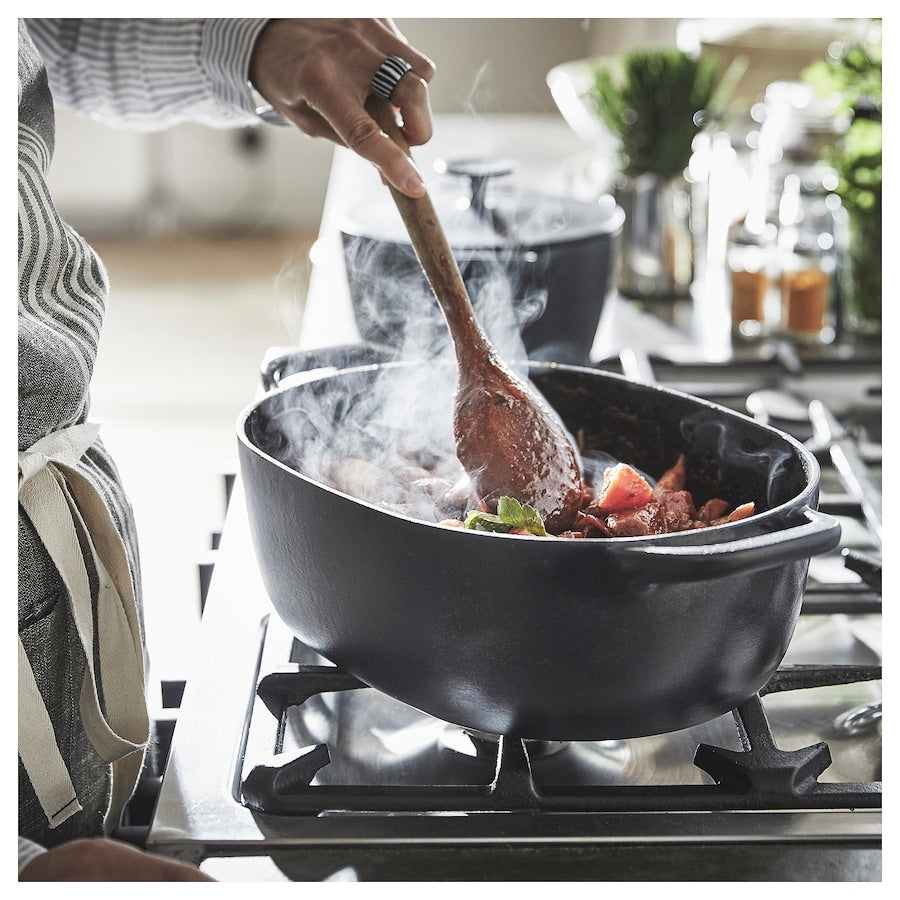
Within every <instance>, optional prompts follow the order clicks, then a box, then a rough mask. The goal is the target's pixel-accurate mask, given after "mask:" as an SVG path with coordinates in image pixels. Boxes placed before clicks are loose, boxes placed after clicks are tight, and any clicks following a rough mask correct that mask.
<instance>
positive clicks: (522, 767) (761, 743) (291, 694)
mask: <svg viewBox="0 0 900 900" xmlns="http://www.w3.org/2000/svg"><path fill="white" fill-rule="evenodd" d="M880 678H881V666H868V665H809V666H806V665H792V666H783V667H782V668H780V669H779V670H778V671H777V672H776V673H775V675H774V676H773V678H772V679H771V680H770V681H769V683H768V684H767V685H766V687H765V688H763V689H762V690H761V691H760V692H759V694H757V695H755V696H754V697H752V698H751V699H750V700H748V701H747V702H746V703H744V704H742V705H741V706H739V707H737V708H736V709H734V710H733V716H734V720H735V723H736V725H737V729H738V734H739V737H740V742H741V748H742V749H741V750H738V751H735V750H729V749H724V748H722V747H716V746H711V745H709V744H705V743H701V744H699V745H698V747H697V750H696V753H695V756H694V760H693V762H694V765H695V766H697V767H699V768H700V769H702V770H703V771H704V772H706V773H707V774H708V775H709V776H710V777H711V778H712V779H713V781H714V783H713V784H698V785H578V786H559V787H553V786H546V785H540V786H539V785H538V784H536V782H535V779H534V778H533V776H532V768H531V761H530V758H529V744H530V742H528V741H523V740H521V739H518V738H505V737H503V736H500V737H499V738H498V739H497V741H496V768H495V772H494V777H493V780H492V781H491V783H490V784H487V785H441V786H437V785H435V786H432V785H393V784H392V785H369V784H366V785H355V784H354V785H320V784H315V785H314V784H312V783H311V782H312V781H313V779H314V778H315V776H316V773H317V772H318V771H319V770H320V769H322V768H323V767H324V766H327V765H328V764H329V762H330V754H329V751H328V747H327V745H326V744H317V745H314V746H312V747H310V748H306V749H305V750H304V751H303V752H301V753H300V755H299V756H297V757H296V758H295V759H293V760H291V761H290V762H287V763H285V764H283V765H279V766H268V765H257V766H255V767H254V768H253V769H252V770H251V771H250V772H249V773H248V775H247V777H246V778H245V779H244V781H243V784H242V801H243V803H244V805H245V806H247V807H248V808H250V809H252V810H255V811H258V812H263V813H268V814H275V815H317V814H320V813H323V812H326V811H330V810H340V811H354V812H384V813H444V812H514V811H515V812H529V811H534V812H541V811H550V812H640V811H646V810H648V809H652V810H655V811H661V812H673V811H692V812H696V811H724V810H772V809H782V810H784V809H789V810H801V809H820V810H821V809H880V808H881V805H882V800H881V796H882V791H881V782H880V781H871V782H853V783H851V782H841V783H820V782H819V781H818V777H819V775H821V774H822V772H824V771H825V769H827V768H828V766H829V765H830V764H831V752H830V750H829V748H828V745H827V744H826V743H824V742H818V743H815V744H812V745H810V746H808V747H803V748H801V749H798V750H790V751H787V750H782V749H780V748H779V747H778V746H777V745H776V743H775V739H774V737H773V735H772V731H771V728H770V726H769V722H768V719H767V717H766V712H765V710H764V708H763V704H762V701H761V697H762V696H764V695H766V694H770V693H776V692H781V691H793V690H800V689H803V688H814V687H826V686H832V685H841V684H853V683H856V682H862V681H873V680H877V679H880ZM358 689H366V690H372V689H371V688H369V687H368V686H367V685H366V684H364V683H363V682H361V681H359V680H357V679H356V678H354V677H353V676H352V675H349V674H347V673H345V672H343V671H341V670H340V669H337V668H335V667H333V666H318V665H304V664H292V666H291V667H290V669H289V670H280V671H275V672H271V673H269V674H267V675H265V676H264V677H263V678H262V679H261V680H260V682H259V684H258V687H257V694H258V696H259V698H260V699H261V700H262V702H263V703H264V704H265V706H266V707H267V709H268V710H269V711H270V712H271V713H272V715H273V716H274V717H275V718H276V720H277V721H278V728H279V734H283V731H284V727H285V721H286V716H287V712H288V710H289V709H290V708H291V707H292V706H298V705H300V704H302V703H304V702H305V701H306V700H308V699H309V698H311V697H313V696H314V695H316V694H319V693H325V692H332V691H338V692H340V691H348V690H358Z"/></svg>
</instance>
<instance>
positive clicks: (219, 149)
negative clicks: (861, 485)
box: [51, 18, 828, 237]
mask: <svg viewBox="0 0 900 900" xmlns="http://www.w3.org/2000/svg"><path fill="white" fill-rule="evenodd" d="M779 21H780V23H781V24H782V25H783V24H784V23H785V22H789V21H792V20H779ZM793 21H794V22H796V21H797V20H793ZM805 21H806V24H804V23H803V22H801V25H800V27H799V28H795V29H794V30H793V32H792V33H790V34H788V36H787V41H788V43H789V44H791V45H792V46H791V47H790V48H789V49H790V50H791V52H792V53H793V54H794V56H795V57H797V53H798V50H799V57H797V58H800V59H802V58H806V56H810V57H811V56H820V55H821V53H822V51H823V49H824V45H823V42H822V40H820V39H819V38H818V37H817V36H816V34H815V27H814V25H815V23H817V22H821V21H823V20H815V19H810V20H805ZM825 21H828V20H825ZM692 22H695V20H680V19H666V18H651V19H627V18H602V19H582V18H565V19H552V18H547V19H540V18H530V19H513V18H500V19H490V18H484V19H471V18H449V19H439V18H428V19H398V20H397V25H398V26H399V28H400V29H401V31H402V32H403V33H404V34H405V35H406V37H407V38H408V40H409V41H410V42H411V43H412V44H413V45H414V46H416V47H418V48H419V49H421V50H422V51H423V52H425V53H426V54H428V55H429V56H431V57H432V58H433V59H434V60H435V62H436V64H437V69H438V72H437V75H436V77H435V79H434V81H433V82H432V85H431V98H432V105H433V111H434V113H435V114H436V115H440V114H457V115H471V116H478V115H479V114H482V115H488V114H493V115H495V114H511V115H515V114H535V113H537V114H546V115H558V114H559V113H558V111H557V110H556V107H555V106H554V103H553V99H552V97H551V95H550V91H549V89H548V87H547V84H546V74H547V72H548V71H549V69H551V68H552V67H553V66H555V65H557V64H559V63H562V62H567V61H570V60H575V59H581V58H584V57H587V56H592V55H613V54H616V53H621V52H623V51H624V50H626V49H629V48H631V47H635V46H650V45H663V44H675V43H676V42H678V43H684V41H693V42H695V43H696V42H697V40H698V36H697V34H698V33H697V29H696V28H693V30H692V28H691V25H692ZM764 25H765V20H741V19H722V20H705V26H708V27H712V28H713V30H716V29H717V30H718V34H719V36H720V37H722V36H723V35H724V37H722V40H723V41H724V42H727V40H728V38H729V35H732V36H733V35H734V34H736V33H740V32H742V31H744V32H746V31H747V30H748V29H749V30H751V31H752V30H754V28H755V31H756V32H757V35H758V33H759V31H760V27H764ZM779 33H780V34H781V35H782V39H784V38H783V36H784V32H783V31H781V32H779ZM804 35H806V38H804V37H803V36H804ZM810 35H811V36H812V37H811V45H812V49H811V50H810V51H808V52H807V51H806V50H805V48H804V46H803V44H804V40H805V41H807V42H809V41H810V37H809V36H810ZM738 43H740V42H738ZM769 43H770V44H771V41H770V42H769ZM825 43H826V44H827V42H825ZM756 44H757V45H756V46H754V47H750V50H751V51H752V53H753V54H754V56H753V59H754V64H755V65H757V67H758V68H759V70H760V71H762V72H765V75H764V78H770V77H771V76H772V75H773V74H777V73H779V72H781V73H782V75H781V76H779V77H783V73H784V72H785V71H787V72H788V73H790V72H791V71H793V70H796V71H799V68H797V66H798V63H797V61H796V59H794V58H792V59H791V60H790V61H789V64H788V65H787V69H785V67H784V65H782V67H781V68H780V69H779V68H778V66H777V65H776V66H775V67H774V68H773V67H772V65H771V62H772V61H773V60H774V61H775V62H776V63H777V62H778V61H779V60H780V58H781V57H779V56H778V54H779V53H782V54H783V53H784V48H777V47H774V46H767V38H766V37H765V35H764V36H763V38H762V39H759V40H756ZM740 49H741V50H742V51H743V50H746V49H747V48H746V47H744V46H741V47H740ZM804 54H805V55H804ZM764 84H765V81H763V85H764ZM332 149H333V148H332V146H331V144H329V143H328V142H326V141H322V140H313V139H309V138H306V137H305V136H303V135H301V134H300V133H299V132H297V131H296V129H292V128H277V127H262V128H251V129H240V130H237V131H235V130H225V131H221V130H215V129H210V128H207V127H203V126H197V125H179V126H177V127H175V128H172V129H170V130H168V131H164V132H158V133H151V134H136V133H134V132H129V131H117V130H113V129H110V128H108V127H106V126H104V125H102V124H99V123H97V122H94V121H91V120H89V119H86V118H84V117H81V116H78V115H76V114H74V113H71V112H69V111H67V110H60V111H59V115H58V136H57V151H56V155H55V158H54V163H53V166H52V168H51V186H52V187H53V189H54V191H55V194H56V197H57V202H58V204H59V207H60V209H61V211H62V213H63V215H64V217H66V218H67V219H68V220H69V221H70V222H72V224H73V225H75V227H78V228H81V229H82V230H84V231H86V232H89V233H90V234H91V235H94V236H105V235H109V236H132V237H141V236H154V235H171V234H172V233H178V232H179V231H184V230H187V231H194V232H196V231H205V232H224V233H228V232H247V231H250V232H254V233H265V232H268V231H272V230H278V229H283V228H301V229H306V228H311V229H315V228H316V227H317V226H318V223H319V220H320V217H321V212H322V203H323V200H324V197H325V190H326V187H327V179H328V173H329V167H330V163H331V157H332Z"/></svg>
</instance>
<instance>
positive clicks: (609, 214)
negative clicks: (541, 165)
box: [338, 193, 625, 253]
mask: <svg viewBox="0 0 900 900" xmlns="http://www.w3.org/2000/svg"><path fill="white" fill-rule="evenodd" d="M522 196H523V197H529V198H533V202H534V203H540V202H555V203H560V202H561V203H565V204H566V205H567V206H570V207H573V208H578V209H581V210H585V211H586V210H589V209H591V208H594V207H596V209H597V213H598V216H597V221H592V222H585V223H579V224H577V225H568V226H566V227H564V228H562V229H560V230H559V233H558V234H554V233H548V234H545V235H527V237H528V238H534V239H529V240H514V239H510V240H504V238H503V236H502V235H496V236H495V238H496V239H495V240H489V239H485V240H483V241H480V240H477V239H475V240H471V239H467V238H464V239H456V238H455V237H454V235H453V231H452V229H448V235H447V236H448V239H449V242H450V247H451V249H453V250H455V251H458V252H468V253H472V252H477V251H479V250H481V251H492V252H500V251H504V250H516V249H529V248H531V249H533V248H536V247H558V246H570V245H574V244H577V243H580V242H586V241H596V240H597V239H603V238H610V239H611V238H614V237H616V236H617V235H619V234H620V233H621V231H622V228H623V226H624V224H625V210H624V209H623V208H622V207H621V206H620V205H619V204H618V203H616V202H615V200H614V198H613V197H612V195H604V196H605V197H608V198H609V200H610V201H611V202H610V203H609V204H608V207H609V208H608V209H607V210H606V212H605V215H604V214H603V213H604V209H603V208H602V207H601V205H600V202H599V200H598V201H597V203H589V202H588V201H586V200H579V199H577V198H574V197H562V196H560V197H541V195H539V194H532V193H525V194H522ZM385 213H386V214H389V215H393V214H394V213H395V211H394V212H391V208H390V207H385ZM438 213H439V214H440V210H438ZM338 230H339V231H340V232H341V234H342V235H343V236H345V237H347V238H356V239H366V240H370V241H374V242H376V243H378V244H383V245H386V246H392V245H393V246H399V247H409V246H410V241H409V239H408V237H407V236H406V235H405V232H404V231H403V227H402V222H400V223H398V227H397V230H396V232H395V233H391V232H386V233H384V234H378V233H377V229H376V228H374V227H370V226H368V225H366V224H364V223H362V222H360V221H358V219H354V217H353V211H352V210H351V211H348V212H347V213H345V214H344V215H343V216H342V218H341V221H340V222H339V223H338ZM512 238H515V235H513V236H512Z"/></svg>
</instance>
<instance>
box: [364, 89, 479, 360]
mask: <svg viewBox="0 0 900 900" xmlns="http://www.w3.org/2000/svg"><path fill="white" fill-rule="evenodd" d="M366 109H367V110H368V111H369V113H370V115H371V116H372V117H373V118H374V119H375V121H376V122H377V123H378V124H379V126H380V127H381V130H382V131H383V132H384V133H385V134H386V135H387V136H388V137H389V138H390V139H391V140H392V141H393V142H394V143H395V144H397V146H398V147H400V149H401V150H403V152H404V153H406V155H407V156H409V157H410V158H411V157H412V155H411V153H410V149H409V143H408V142H407V140H406V136H405V135H404V133H403V130H402V129H401V128H400V125H399V124H398V122H397V115H396V113H395V111H394V108H393V107H392V106H391V105H390V103H388V102H387V101H385V100H381V99H380V98H378V97H374V96H370V97H369V98H368V100H367V101H366ZM388 188H389V189H390V192H391V196H392V197H393V198H394V202H395V203H396V205H397V209H398V211H399V212H400V217H401V218H402V219H403V223H404V224H405V225H406V230H407V231H408V232H409V237H410V241H411V242H412V245H413V249H414V250H415V251H416V256H418V258H419V262H420V263H421V266H422V268H423V269H424V271H425V275H426V277H427V278H428V283H429V284H430V285H431V289H432V290H433V291H434V294H435V297H437V301H438V303H439V304H440V307H441V310H442V311H443V313H444V317H445V319H446V320H447V326H448V328H449V329H450V335H451V337H452V338H453V343H454V346H455V347H456V353H457V356H460V354H465V353H466V351H467V350H469V349H471V348H481V347H484V345H485V344H486V341H487V339H486V337H485V334H484V332H483V331H482V329H481V326H480V325H479V324H478V321H477V320H476V318H475V311H474V308H473V307H472V301H471V299H470V298H469V292H468V291H467V290H466V286H465V282H464V281H463V277H462V274H461V273H460V271H459V266H458V265H457V263H456V258H455V257H454V255H453V251H452V249H451V248H450V243H449V242H448V240H447V236H446V234H445V233H444V229H443V227H442V226H441V223H440V220H439V219H438V216H437V213H436V212H435V209H434V204H433V203H432V202H431V197H430V196H429V195H428V193H427V192H426V193H425V194H424V195H423V196H421V197H408V196H407V195H406V194H404V193H402V192H401V191H398V190H397V189H396V188H395V187H393V186H392V185H390V184H389V185H388Z"/></svg>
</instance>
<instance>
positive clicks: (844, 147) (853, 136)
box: [803, 28, 882, 323]
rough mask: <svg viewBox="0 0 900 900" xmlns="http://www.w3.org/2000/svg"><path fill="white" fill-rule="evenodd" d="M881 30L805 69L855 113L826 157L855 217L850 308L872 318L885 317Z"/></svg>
mask: <svg viewBox="0 0 900 900" xmlns="http://www.w3.org/2000/svg"><path fill="white" fill-rule="evenodd" d="M875 33H876V34H877V37H876V38H874V39H873V40H870V41H864V42H859V43H853V44H849V45H846V46H845V47H844V48H843V50H842V52H840V53H839V54H837V55H836V56H829V57H828V58H827V59H823V60H818V61H816V62H814V63H812V64H811V65H809V66H808V67H807V68H806V69H805V70H804V72H803V79H804V80H805V81H806V82H807V83H808V84H811V85H812V86H813V87H814V88H815V89H816V91H817V92H818V93H819V94H820V95H821V96H823V97H827V96H837V98H838V111H839V112H841V113H844V114H848V115H849V116H850V124H849V126H848V127H847V130H846V131H845V132H844V133H843V135H842V136H841V138H840V140H838V141H837V142H836V144H835V145H834V146H832V147H830V148H828V150H827V151H826V161H827V162H828V163H829V164H830V165H831V166H833V167H834V169H835V171H836V172H837V175H838V186H837V190H836V193H837V194H838V196H839V197H840V198H841V203H842V204H843V206H844V208H845V209H846V210H847V214H848V218H849V229H850V235H849V248H848V252H849V257H850V272H851V274H852V284H848V298H847V303H848V312H849V313H850V315H851V317H852V316H853V315H854V314H857V315H859V316H862V317H863V318H864V319H866V320H867V321H868V322H870V323H872V322H879V323H880V320H881V265H882V256H881V241H882V229H881V185H882V122H881V102H882V99H881V98H882V67H881V60H882V47H881V35H880V29H877V28H876V29H875Z"/></svg>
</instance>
